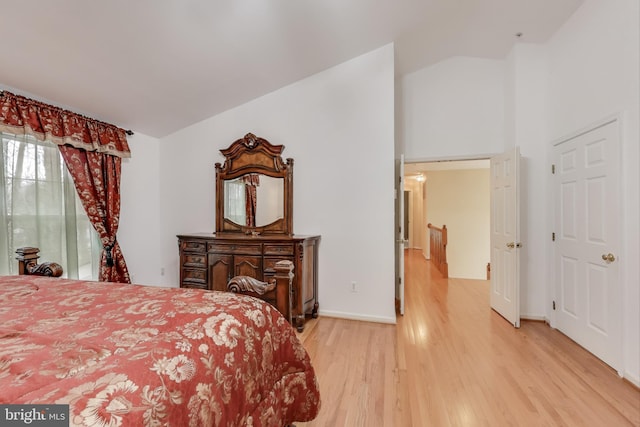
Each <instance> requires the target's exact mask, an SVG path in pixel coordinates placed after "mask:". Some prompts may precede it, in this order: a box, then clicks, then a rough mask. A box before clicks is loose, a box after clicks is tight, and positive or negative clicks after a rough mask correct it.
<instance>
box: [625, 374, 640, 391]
mask: <svg viewBox="0 0 640 427" xmlns="http://www.w3.org/2000/svg"><path fill="white" fill-rule="evenodd" d="M622 378H624V379H625V380H627V381H629V382H630V383H631V384H633V385H634V386H636V387H638V388H640V377H638V376H636V375H632V374H630V373H629V372H624V373H623V375H622Z"/></svg>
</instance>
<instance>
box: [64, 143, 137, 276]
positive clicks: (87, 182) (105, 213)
mask: <svg viewBox="0 0 640 427" xmlns="http://www.w3.org/2000/svg"><path fill="white" fill-rule="evenodd" d="M58 148H59V150H60V154H61V155H62V158H63V159H64V162H65V164H66V165H67V169H68V170H69V174H70V175H71V177H72V178H73V183H74V185H75V187H76V191H77V192H78V197H79V198H80V201H81V202H82V206H83V207H84V210H85V212H86V213H87V217H88V218H89V221H91V225H93V228H94V229H95V230H96V232H97V233H98V236H99V237H100V242H101V243H102V252H101V257H100V273H99V275H98V280H100V281H101V282H120V283H131V277H130V276H129V269H128V268H127V263H126V262H125V260H124V255H123V254H122V249H120V244H118V241H117V240H116V234H117V233H118V226H119V224H120V176H121V163H122V159H120V158H119V157H115V156H110V155H108V154H103V153H96V152H94V151H84V150H80V149H78V148H75V147H71V146H68V145H60V146H58Z"/></svg>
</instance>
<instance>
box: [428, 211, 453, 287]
mask: <svg viewBox="0 0 640 427" xmlns="http://www.w3.org/2000/svg"><path fill="white" fill-rule="evenodd" d="M427 227H429V250H430V251H431V262H433V263H434V264H435V266H436V268H437V269H438V271H439V272H440V273H442V277H444V278H447V277H449V265H448V264H447V226H446V225H443V226H442V228H438V227H436V226H434V225H432V224H431V223H429V224H427Z"/></svg>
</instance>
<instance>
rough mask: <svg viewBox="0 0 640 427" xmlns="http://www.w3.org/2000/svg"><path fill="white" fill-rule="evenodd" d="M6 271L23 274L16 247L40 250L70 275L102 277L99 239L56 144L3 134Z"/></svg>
mask: <svg viewBox="0 0 640 427" xmlns="http://www.w3.org/2000/svg"><path fill="white" fill-rule="evenodd" d="M0 137H1V139H2V144H0V151H1V153H0V154H2V159H3V161H2V163H1V164H0V214H1V215H2V217H1V219H0V228H1V232H2V237H1V239H0V274H17V262H16V261H15V250H16V248H19V247H22V246H36V247H38V248H40V257H41V258H40V259H41V260H43V261H55V262H58V263H60V264H61V265H62V267H63V269H64V272H65V274H64V277H69V278H73V279H76V278H80V279H86V280H92V279H95V278H97V277H98V259H99V258H98V257H99V253H100V252H99V245H100V242H99V239H98V236H97V233H96V232H95V231H94V229H93V227H92V226H91V224H90V222H89V219H88V218H87V216H86V214H85V212H84V209H83V207H82V204H81V203H80V200H79V198H78V196H77V193H76V191H75V187H74V184H73V180H72V179H71V177H70V175H69V173H68V172H67V169H66V167H65V165H64V161H63V160H62V157H61V156H60V153H59V151H58V148H57V147H56V145H55V144H53V143H51V142H48V141H44V142H43V141H38V140H36V139H35V138H33V137H31V136H16V135H11V134H7V133H0Z"/></svg>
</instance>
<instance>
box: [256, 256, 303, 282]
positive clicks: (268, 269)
mask: <svg viewBox="0 0 640 427" xmlns="http://www.w3.org/2000/svg"><path fill="white" fill-rule="evenodd" d="M282 260H287V261H291V262H293V257H290V256H281V257H277V256H276V257H274V256H271V257H264V259H263V260H262V267H263V268H264V272H265V274H266V275H268V276H272V275H274V274H275V273H276V269H275V266H276V263H277V262H278V261H282ZM294 274H295V271H294ZM265 280H266V279H265Z"/></svg>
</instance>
